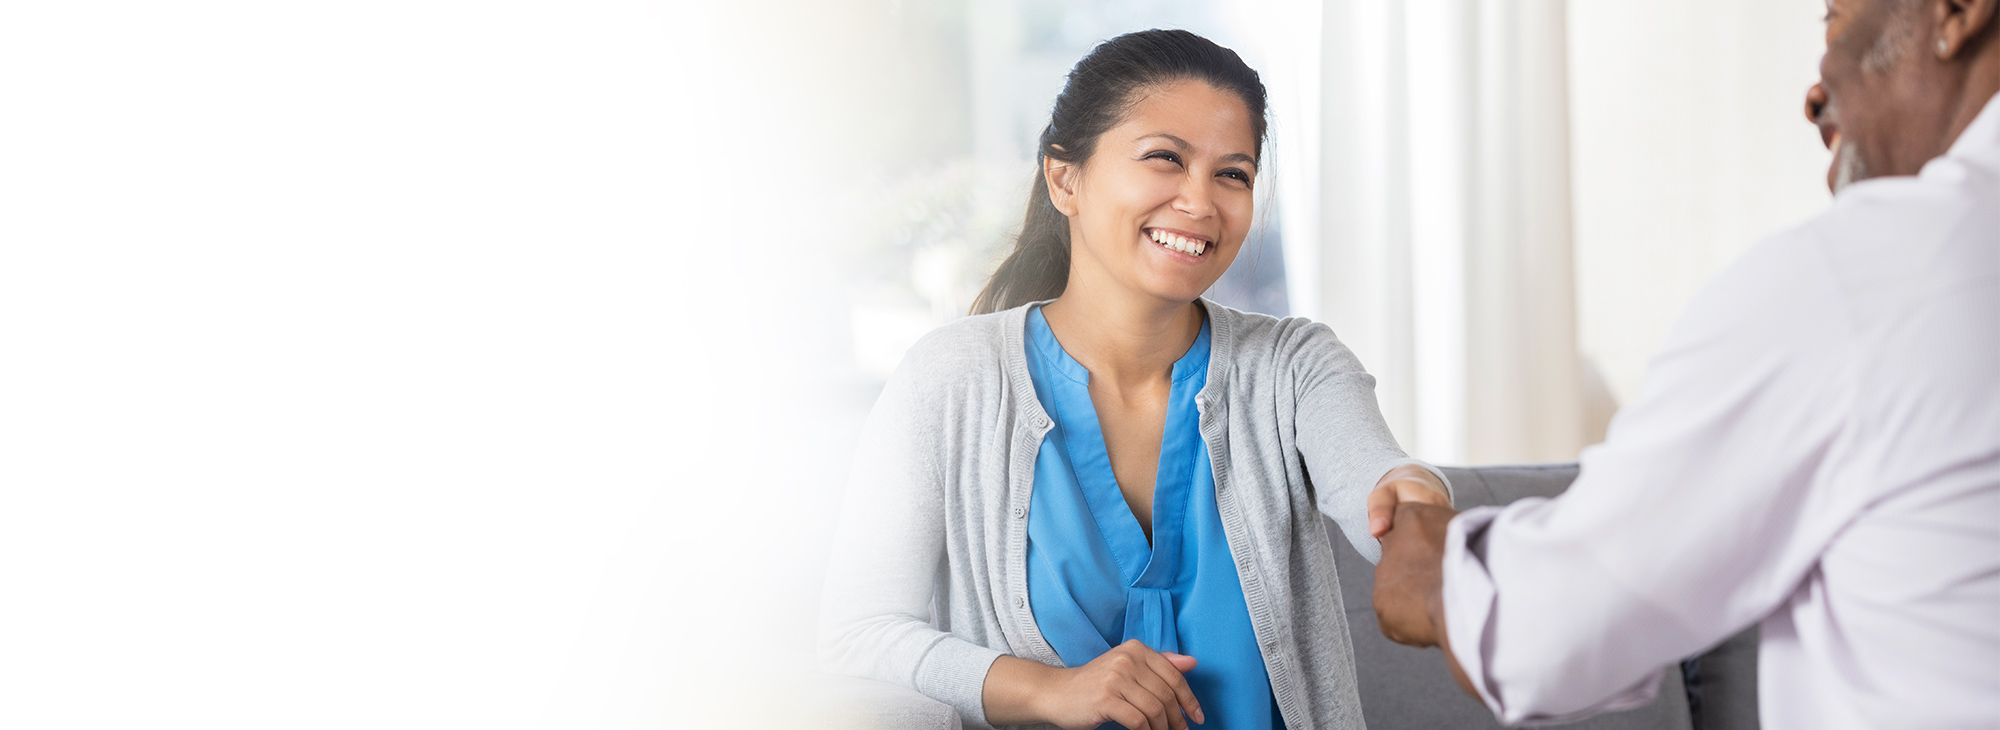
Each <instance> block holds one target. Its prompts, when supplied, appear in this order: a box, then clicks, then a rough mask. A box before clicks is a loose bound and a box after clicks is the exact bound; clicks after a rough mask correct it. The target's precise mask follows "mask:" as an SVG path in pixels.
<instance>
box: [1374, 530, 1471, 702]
mask: <svg viewBox="0 0 2000 730" xmlns="http://www.w3.org/2000/svg"><path fill="white" fill-rule="evenodd" d="M1393 509H1394V519H1393V521H1392V522H1391V524H1392V525H1393V527H1390V528H1389V529H1387V530H1383V531H1380V532H1377V533H1376V538H1377V539H1379V540H1380V541H1381V543H1382V561H1381V562H1380V563H1377V564H1376V566H1375V620H1376V622H1377V623H1378V624H1379V625H1380V626H1381V628H1382V635H1383V636H1386V637H1388V638H1389V640H1390V641H1394V642H1396V643H1399V644H1407V645H1409V646H1415V647H1420V648H1421V647H1431V646H1436V647H1439V648H1442V649H1443V650H1444V656H1445V664H1446V665H1448V666H1449V667H1451V676H1452V678H1453V679H1455V680H1457V681H1458V686H1459V688H1461V689H1464V690H1465V692H1466V694H1469V695H1472V696H1473V698H1474V699H1478V698H1479V693H1478V691H1476V690H1474V689H1473V687H1472V682H1471V681H1470V680H1469V679H1467V678H1466V675H1465V671H1464V670H1463V669H1461V668H1459V666H1458V661H1457V659H1456V658H1454V657H1453V656H1452V653H1451V639H1450V636H1449V635H1448V634H1447V632H1446V630H1445V618H1444V546H1445V529H1446V528H1447V527H1448V526H1449V525H1450V524H1451V519H1452V518H1453V517H1455V516H1457V515H1458V511H1457V510H1454V509H1452V508H1450V507H1445V506H1440V505H1436V504H1429V503H1425V502H1416V501H1404V502H1400V503H1398V504H1396V505H1394V507H1393Z"/></svg>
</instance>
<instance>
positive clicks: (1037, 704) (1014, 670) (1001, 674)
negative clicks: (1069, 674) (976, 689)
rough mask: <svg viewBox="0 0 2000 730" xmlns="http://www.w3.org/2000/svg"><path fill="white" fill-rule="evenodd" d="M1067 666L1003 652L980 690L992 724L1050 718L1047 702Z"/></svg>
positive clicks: (995, 661) (1033, 721)
mask: <svg viewBox="0 0 2000 730" xmlns="http://www.w3.org/2000/svg"><path fill="white" fill-rule="evenodd" d="M1063 672H1064V670H1063V669H1061V668H1058V667H1051V666H1049V665H1047V664H1043V663H1041V662H1037V661H1033V660H1029V659H1022V658H1021V657H1017V656H1011V655H1003V656H1001V657H1000V658H998V659H995V660H993V666H992V668H991V669H988V670H987V671H986V684H985V686H984V687H983V688H982V689H981V691H980V700H981V702H982V703H983V704H984V705H985V710H986V722H987V724H990V725H1025V724H1028V723H1035V722H1047V721H1048V718H1049V717H1050V714H1051V713H1050V712H1049V708H1048V707H1047V706H1046V705H1045V703H1046V702H1048V701H1049V700H1050V699H1052V698H1054V697H1055V695H1056V690H1057V688H1058V687H1059V686H1060V685H1061V682H1062V675H1063Z"/></svg>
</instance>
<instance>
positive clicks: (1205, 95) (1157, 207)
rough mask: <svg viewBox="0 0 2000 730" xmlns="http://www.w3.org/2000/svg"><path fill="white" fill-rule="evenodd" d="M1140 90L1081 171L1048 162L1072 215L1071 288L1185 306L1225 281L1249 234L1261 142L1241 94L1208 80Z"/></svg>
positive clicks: (1059, 199) (1055, 191) (1060, 199)
mask: <svg viewBox="0 0 2000 730" xmlns="http://www.w3.org/2000/svg"><path fill="white" fill-rule="evenodd" d="M1141 93H1142V97H1141V98H1140V99H1139V101H1138V103H1137V104H1135V105H1134V106H1133V107H1132V110H1131V112H1130V113H1129V114H1128V115H1127V116H1126V118H1125V121H1124V122H1123V123H1120V124H1119V125H1118V126H1116V127H1113V128H1111V129H1110V130H1108V131H1106V132H1105V133H1104V135H1103V136H1101V137H1099V138H1098V140H1097V149H1096V150H1095V151H1094V152H1093V153H1092V154H1091V156H1090V159H1089V160H1087V161H1086V162H1085V164H1084V165H1083V169H1078V168H1077V166H1074V165H1066V164H1064V163H1062V162H1059V161H1055V160H1050V161H1049V163H1048V166H1047V167H1046V168H1045V170H1046V173H1047V174H1048V175H1049V190H1050V197H1051V199H1052V200H1053V201H1054V202H1055V205H1056V209H1057V210H1060V211H1062V212H1063V213H1064V214H1065V215H1068V216H1069V221H1070V242H1071V248H1070V250H1071V256H1070V259H1071V262H1070V280H1069V286H1070V288H1071V289H1076V288H1078V287H1080V286H1082V287H1092V288H1096V287H1101V286H1112V287H1116V288H1119V289H1123V290H1126V291H1127V292H1129V293H1132V294H1139V295H1149V296H1152V297H1155V298H1158V299H1161V300H1167V301H1171V302H1180V303H1186V302H1190V301H1193V300H1194V299H1195V298H1196V297H1199V296H1201V293H1202V292H1205V291H1208V288H1209V287H1210V286H1211V285H1213V284H1215V280H1216V279H1218V278H1221V277H1222V273H1223V272H1224V271H1227V270H1228V269H1229V263H1230V262H1231V261H1234V260H1236V253H1237V251H1238V250H1240V249H1241V248H1242V247H1243V239H1244V237H1245V236H1247V235H1248V234H1249V232H1250V218H1251V214H1252V213H1251V208H1252V202H1251V198H1252V195H1251V188H1252V187H1253V186H1254V184H1255V182H1256V178H1257V160H1256V158H1255V156H1254V155H1255V154H1256V149H1257V147H1256V138H1255V137H1254V136H1253V132H1252V131H1251V125H1250V112H1249V109H1247V108H1246V107H1245V106H1244V104H1243V100H1242V99H1240V98H1237V97H1236V95H1234V94H1231V93H1229V92H1226V91H1222V90H1220V89H1216V88H1215V87H1212V86H1209V85H1208V84H1206V83H1204V82H1200V81H1182V82H1177V83H1173V84H1170V85H1166V86H1161V87H1158V88H1155V89H1151V90H1148V91H1143V92H1141Z"/></svg>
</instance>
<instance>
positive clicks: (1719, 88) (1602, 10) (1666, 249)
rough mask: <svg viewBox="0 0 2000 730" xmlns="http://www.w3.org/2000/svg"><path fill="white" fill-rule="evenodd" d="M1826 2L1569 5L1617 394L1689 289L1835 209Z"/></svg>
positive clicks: (1592, 272) (1580, 150)
mask: <svg viewBox="0 0 2000 730" xmlns="http://www.w3.org/2000/svg"><path fill="white" fill-rule="evenodd" d="M1823 12H1824V9H1823V5H1822V4H1821V3H1820V2H1819V0H1685V1H1684V2H1674V3H1627V2H1606V1H1605V0H1574V1H1573V2H1570V4H1569V19H1568V20H1569V61H1570V74H1569V80H1570V131H1571V135H1572V136H1571V144H1570V150H1571V156H1570V159H1571V165H1572V179H1573V183H1574V186H1573V190H1574V207H1575V221H1576V226H1575V240H1576V272H1577V305H1578V307H1577V308H1578V320H1579V321H1578V324H1579V339H1580V340H1581V345H1582V348H1583V352H1584V354H1585V356H1587V357H1588V358H1589V359H1590V360H1591V361H1593V362H1594V363H1595V364H1596V366H1597V367H1598V368H1600V369H1601V371H1602V373H1603V376H1604V378H1605V379H1606V381H1608V383H1609V386H1610V390H1611V392H1612V394H1613V395H1615V396H1616V398H1617V399H1618V401H1619V402H1621V403H1623V402H1630V401H1631V399H1632V398H1633V396H1635V395H1636V394H1637V393H1638V389H1639V384H1640V381H1641V380H1642V378H1643V376H1644V373H1645V364H1646V360H1647V358H1648V357H1650V356H1651V354H1652V352H1653V351H1654V350H1655V349H1657V348H1658V347H1659V344H1660V342H1661V341H1662V340H1663V339H1664V338H1665V336H1666V334H1667V331H1668V329H1669V328H1670V327H1671V326H1672V324H1673V322H1674V320H1675V318H1676V317H1678V316H1679V314H1680V312H1681V310H1682V309H1684V308H1685V307H1686V306H1687V302H1688V300H1689V299H1690V298H1691V297H1692V296H1693V295H1694V294H1695V293H1696V291H1698V290H1699V289H1700V287H1701V286H1702V284H1703V283H1704V282H1706V281H1707V280H1708V279H1709V278H1710V277H1712V276H1713V275H1714V274H1715V273H1717V272H1718V271H1720V270H1721V269H1722V268H1724V267H1726V266H1728V265H1729V263H1730V262H1731V261H1733V260H1734V259H1735V258H1736V257H1737V255H1739V254H1741V253H1742V252H1743V251H1744V249H1746V248H1747V247H1749V246H1750V245H1751V244H1752V243H1754V242H1755V241H1756V240H1757V239H1758V238H1760V237H1762V236H1764V235H1767V234H1769V233H1772V232H1775V231H1778V230H1781V229H1783V228H1785V227H1787V226H1790V225H1792V224H1794V223H1796V222H1798V221H1800V220H1803V219H1804V218H1806V217H1808V216H1810V215H1812V214H1813V213H1814V212H1816V211H1818V210H1820V209H1822V208H1823V207H1824V206H1825V205H1826V201H1827V200H1828V194H1827V191H1826V187H1825V178H1824V173H1825V171H1826V164H1827V160H1828V155H1827V153H1826V152H1825V150H1824V149H1823V148H1822V147H1821V145H1820V143H1819V136H1818V134H1817V133H1815V132H1814V130H1813V129H1812V127H1811V126H1809V125H1808V124H1807V123H1806V121H1805V118H1804V114H1803V112H1802V109H1803V107H1804V97H1805V91H1806V88H1807V87H1808V86H1809V85H1811V84H1812V83H1813V82H1814V81H1816V80H1817V79H1818V78H1819V73H1818V63H1819V56H1820V53H1821V51H1822V49H1823V41H1822V32H1823V26H1822V25H1821V22H1820V15H1821V13H1823Z"/></svg>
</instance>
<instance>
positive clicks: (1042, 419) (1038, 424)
mask: <svg viewBox="0 0 2000 730" xmlns="http://www.w3.org/2000/svg"><path fill="white" fill-rule="evenodd" d="M1048 427H1049V418H1048V416H1035V428H1048Z"/></svg>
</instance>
